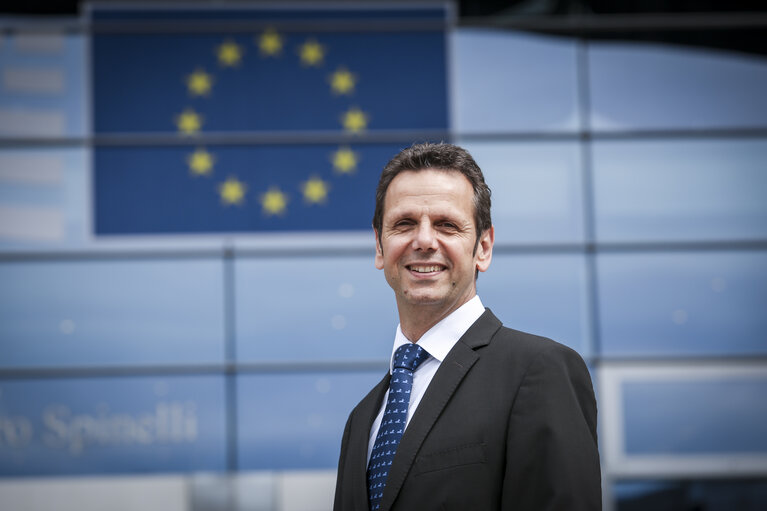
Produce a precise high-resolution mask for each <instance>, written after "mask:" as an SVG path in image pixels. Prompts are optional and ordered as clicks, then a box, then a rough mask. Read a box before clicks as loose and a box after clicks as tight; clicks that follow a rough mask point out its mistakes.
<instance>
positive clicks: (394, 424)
mask: <svg viewBox="0 0 767 511" xmlns="http://www.w3.org/2000/svg"><path fill="white" fill-rule="evenodd" d="M427 358H429V354H428V353H427V352H426V350H425V349H423V348H421V347H420V346H418V345H417V344H413V343H408V344H403V345H402V346H400V347H399V348H397V351H395V352H394V363H393V364H392V365H393V367H394V368H393V370H392V375H391V380H390V381H389V399H388V401H386V409H385V410H384V414H383V418H382V419H381V426H380V427H379V428H378V434H377V435H376V441H375V443H374V444H373V452H372V453H371V454H370V461H369V462H368V499H370V511H375V510H376V509H378V508H379V505H380V504H381V497H383V491H384V487H385V486H386V476H388V475H389V468H390V467H391V462H392V460H393V459H394V453H395V452H396V451H397V446H398V445H399V441H400V439H402V433H403V432H404V431H405V422H406V420H407V409H408V406H409V405H410V390H411V389H412V388H413V372H414V371H415V370H416V368H417V367H418V366H419V365H420V364H421V362H423V361H424V360H426V359H427Z"/></svg>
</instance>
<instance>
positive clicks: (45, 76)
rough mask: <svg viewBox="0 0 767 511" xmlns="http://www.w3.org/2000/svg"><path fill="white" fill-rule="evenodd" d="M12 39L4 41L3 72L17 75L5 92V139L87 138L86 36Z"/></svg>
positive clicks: (0, 125) (0, 122) (0, 126)
mask: <svg viewBox="0 0 767 511" xmlns="http://www.w3.org/2000/svg"><path fill="white" fill-rule="evenodd" d="M11 34H12V35H3V36H2V37H0V69H2V70H4V72H5V73H8V72H10V73H11V75H12V76H15V78H10V77H9V75H7V74H6V75H5V76H6V78H5V80H4V86H3V87H0V137H9V138H13V137H39V138H47V137H51V136H53V137H66V136H83V135H85V132H86V126H85V123H86V119H85V37H84V36H83V35H82V34H65V33H64V31H62V32H59V33H57V32H56V31H52V32H36V33H24V32H23V31H19V32H16V33H11ZM19 72H21V73H19ZM30 72H31V74H30ZM11 83H13V84H14V85H13V86H11V85H10V84H11Z"/></svg>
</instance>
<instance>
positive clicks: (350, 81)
mask: <svg viewBox="0 0 767 511" xmlns="http://www.w3.org/2000/svg"><path fill="white" fill-rule="evenodd" d="M356 84H357V75H355V74H353V73H351V72H349V70H348V69H345V68H343V67H342V68H339V69H338V70H337V71H336V72H335V73H333V74H332V75H330V88H331V90H332V91H333V94H349V93H352V92H354V86H355V85H356Z"/></svg>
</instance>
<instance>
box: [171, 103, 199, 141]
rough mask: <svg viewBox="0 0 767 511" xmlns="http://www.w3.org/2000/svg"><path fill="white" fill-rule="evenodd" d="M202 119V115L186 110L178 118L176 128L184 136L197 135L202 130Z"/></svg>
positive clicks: (189, 109)
mask: <svg viewBox="0 0 767 511" xmlns="http://www.w3.org/2000/svg"><path fill="white" fill-rule="evenodd" d="M202 119H203V117H202V116H201V115H200V114H198V113H197V112H195V111H194V110H192V109H191V108H186V109H185V110H184V111H183V112H181V113H180V114H178V115H177V116H176V126H178V130H179V131H180V132H181V133H183V134H184V135H195V134H197V132H199V131H200V129H201V128H202Z"/></svg>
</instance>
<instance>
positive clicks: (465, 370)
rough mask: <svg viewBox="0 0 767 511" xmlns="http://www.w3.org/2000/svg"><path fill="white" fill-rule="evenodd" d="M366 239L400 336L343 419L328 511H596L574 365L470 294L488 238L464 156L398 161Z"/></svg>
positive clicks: (595, 469)
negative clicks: (377, 378) (374, 380)
mask: <svg viewBox="0 0 767 511" xmlns="http://www.w3.org/2000/svg"><path fill="white" fill-rule="evenodd" d="M373 229H374V232H375V237H376V255H375V265H376V268H378V269H382V270H383V271H384V275H385V277H386V280H387V282H388V283H389V285H390V286H391V288H392V289H393V290H394V295H395V298H396V302H397V309H398V312H399V319H400V325H399V327H398V328H397V332H396V335H395V340H394V349H393V350H392V353H393V356H392V365H391V369H390V373H387V374H386V376H385V377H384V379H383V380H381V382H380V383H379V384H378V385H377V386H376V387H375V388H374V389H373V390H372V391H371V392H370V393H369V394H368V395H367V396H366V397H365V398H364V399H363V400H362V401H361V402H360V403H359V405H357V407H356V408H355V409H354V410H353V411H352V413H351V415H350V416H349V420H348V421H347V424H346V429H345V431H344V435H343V441H342V446H341V457H340V460H339V465H338V479H337V483H336V494H335V505H334V509H335V511H352V510H354V511H361V510H365V509H371V510H377V509H380V510H390V509H391V510H406V511H426V510H432V509H433V510H452V509H455V510H462V511H466V510H478V511H487V510H501V509H503V510H520V511H543V510H563V511H578V510H597V509H601V488H600V486H601V485H600V468H599V454H598V451H597V433H596V427H597V425H596V403H595V400H594V392H593V389H592V386H591V380H590V377H589V374H588V371H587V369H586V366H585V364H584V363H583V360H582V359H581V358H580V357H579V356H578V355H577V354H576V353H575V352H574V351H572V350H571V349H569V348H567V347H565V346H562V345H561V344H558V343H556V342H554V341H552V340H549V339H545V338H542V337H537V336H534V335H530V334H526V333H523V332H519V331H516V330H512V329H509V328H506V327H504V326H502V324H501V322H500V321H499V320H498V319H497V318H496V317H495V316H494V315H493V313H492V312H490V310H489V309H485V308H484V307H483V305H482V302H481V301H480V299H479V297H478V296H477V294H476V284H475V282H476V277H477V275H478V273H479V272H484V271H485V270H487V269H488V267H489V266H490V260H491V259H492V252H493V242H494V236H495V233H494V228H493V225H492V223H491V220H490V189H489V188H488V187H487V185H486V184H485V181H484V178H483V176H482V171H481V170H480V169H479V167H478V166H477V164H476V163H475V162H474V160H473V159H472V157H471V156H470V155H469V154H468V153H467V152H466V151H465V150H463V149H461V148H459V147H456V146H453V145H449V144H421V145H415V146H412V147H410V148H408V149H405V150H404V151H402V152H401V153H400V154H398V155H397V156H395V157H394V158H393V159H392V160H391V161H390V162H389V163H388V164H387V166H386V167H385V168H384V170H383V172H382V174H381V179H380V181H379V184H378V190H377V193H376V207H375V213H374V217H373ZM401 346H402V348H400V347H401ZM407 396H409V398H407ZM403 397H404V398H403Z"/></svg>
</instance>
